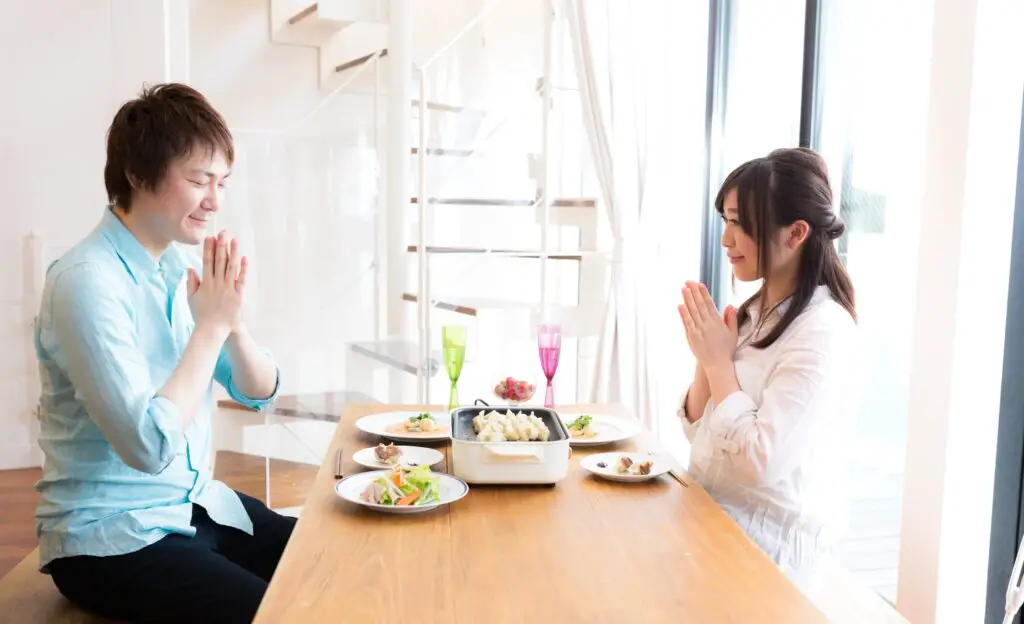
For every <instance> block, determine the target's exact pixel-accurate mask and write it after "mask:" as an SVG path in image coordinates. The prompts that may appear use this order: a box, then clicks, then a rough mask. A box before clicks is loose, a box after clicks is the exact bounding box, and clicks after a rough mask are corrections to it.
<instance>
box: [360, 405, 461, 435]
mask: <svg viewBox="0 0 1024 624" xmlns="http://www.w3.org/2000/svg"><path fill="white" fill-rule="evenodd" d="M421 413H422V412H385V413H383V414H371V415H369V416H363V417H362V418H360V419H359V420H357V421H356V428H358V429H359V430H361V431H365V432H366V433H369V434H372V435H375V436H380V437H382V438H388V439H389V440H400V441H402V442H417V441H418V442H438V441H440V440H447V439H448V438H450V437H451V429H452V417H451V415H450V414H449V413H448V412H429V414H430V415H431V416H432V417H433V418H434V420H435V421H436V422H437V424H439V425H441V430H440V431H435V432H432V433H395V432H390V431H388V430H387V428H388V427H390V426H392V425H397V424H398V423H401V422H403V421H406V420H408V419H409V417H410V416H416V415H418V414H421Z"/></svg>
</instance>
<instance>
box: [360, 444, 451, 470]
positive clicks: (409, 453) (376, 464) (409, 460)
mask: <svg viewBox="0 0 1024 624" xmlns="http://www.w3.org/2000/svg"><path fill="white" fill-rule="evenodd" d="M375 448H376V447H374V446H370V447H367V448H364V449H363V450H361V451H358V452H356V454H354V455H353V456H352V459H353V460H354V461H355V462H356V463H357V464H359V465H360V466H366V467H367V468H378V469H379V468H391V467H393V466H394V464H385V463H382V462H380V461H378V460H377V454H376V453H374V449H375ZM395 448H398V449H400V450H401V451H402V456H401V457H400V458H399V463H401V464H402V465H403V466H411V465H414V464H415V465H421V464H422V465H425V466H433V465H434V464H437V463H438V462H440V461H441V460H442V459H444V454H443V453H441V451H438V450H436V449H432V448H427V447H424V446H397V447H395Z"/></svg>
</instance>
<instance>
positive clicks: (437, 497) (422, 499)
mask: <svg viewBox="0 0 1024 624" xmlns="http://www.w3.org/2000/svg"><path fill="white" fill-rule="evenodd" d="M440 482H441V478H440V477H439V476H438V475H437V474H435V473H433V472H431V470H430V467H429V466H423V465H420V466H414V467H412V468H406V467H404V466H395V467H394V468H393V469H392V470H390V471H388V473H387V474H384V475H381V476H380V477H378V478H377V479H375V480H374V481H373V482H372V483H370V484H369V485H367V486H366V489H365V490H364V491H363V493H362V495H361V496H360V498H362V500H364V501H366V502H368V503H374V504H377V505H395V506H405V505H430V504H433V503H439V502H441V492H440Z"/></svg>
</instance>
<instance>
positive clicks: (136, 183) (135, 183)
mask: <svg viewBox="0 0 1024 624" xmlns="http://www.w3.org/2000/svg"><path fill="white" fill-rule="evenodd" d="M124 177H125V178H126V179H127V180H128V184H131V185H132V188H133V189H135V190H138V189H140V188H142V184H141V183H139V179H138V178H136V177H135V176H133V175H132V174H130V173H128V172H127V171H125V172H124Z"/></svg>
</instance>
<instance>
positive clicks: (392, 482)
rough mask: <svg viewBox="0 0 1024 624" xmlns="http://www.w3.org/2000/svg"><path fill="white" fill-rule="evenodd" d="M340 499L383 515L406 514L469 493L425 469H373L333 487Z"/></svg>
mask: <svg viewBox="0 0 1024 624" xmlns="http://www.w3.org/2000/svg"><path fill="white" fill-rule="evenodd" d="M334 491H335V492H336V493H337V494H338V496H340V497H341V498H343V499H344V500H346V501H348V502H350V503H354V504H356V505H360V506H362V507H366V508H368V509H373V510H374V511H381V512H384V513H399V514H410V513H419V512H422V511H429V510H431V509H436V508H437V507H440V506H441V505H448V504H450V503H454V502H455V501H457V500H460V499H461V498H462V497H464V496H465V495H466V494H467V493H468V492H469V486H468V485H466V482H465V481H462V480H461V479H456V478H455V477H453V476H451V475H449V474H445V473H443V472H432V471H431V470H430V468H429V467H428V466H416V467H414V468H407V467H404V466H395V467H394V468H392V469H391V470H373V471H370V472H360V473H357V474H354V475H350V476H348V477H345V478H344V479H342V480H341V481H338V483H336V484H335V486H334Z"/></svg>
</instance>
